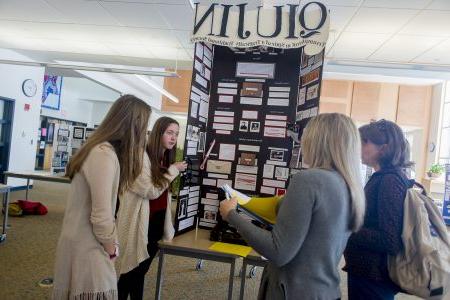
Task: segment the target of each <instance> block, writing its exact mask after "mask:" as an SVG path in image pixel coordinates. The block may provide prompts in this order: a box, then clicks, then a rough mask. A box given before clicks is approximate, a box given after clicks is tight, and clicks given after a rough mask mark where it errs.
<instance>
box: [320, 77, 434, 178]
mask: <svg viewBox="0 0 450 300" xmlns="http://www.w3.org/2000/svg"><path fill="white" fill-rule="evenodd" d="M432 91H433V87H432V86H431V85H405V84H396V83H385V82H362V81H361V82H360V81H350V80H330V79H328V80H323V84H322V91H321V98H320V112H321V113H324V112H340V113H345V114H346V115H348V116H351V117H352V119H353V120H355V121H356V122H357V123H358V124H364V123H369V122H370V121H372V120H379V119H386V120H390V121H393V122H396V123H397V124H398V125H400V126H401V127H402V128H403V129H404V130H405V131H411V132H414V134H413V137H414V145H413V146H414V151H413V152H414V153H415V156H416V158H419V159H418V160H417V159H416V166H415V171H416V179H417V180H419V181H422V179H423V177H424V175H425V171H426V169H427V155H428V143H427V141H428V136H429V132H430V111H431V100H432Z"/></svg>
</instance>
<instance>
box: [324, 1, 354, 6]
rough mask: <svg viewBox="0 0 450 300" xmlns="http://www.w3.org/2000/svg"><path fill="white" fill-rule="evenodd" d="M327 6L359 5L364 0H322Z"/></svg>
mask: <svg viewBox="0 0 450 300" xmlns="http://www.w3.org/2000/svg"><path fill="white" fill-rule="evenodd" d="M320 2H322V3H323V4H325V5H326V6H358V5H359V4H360V3H361V2H362V0H321V1H320Z"/></svg>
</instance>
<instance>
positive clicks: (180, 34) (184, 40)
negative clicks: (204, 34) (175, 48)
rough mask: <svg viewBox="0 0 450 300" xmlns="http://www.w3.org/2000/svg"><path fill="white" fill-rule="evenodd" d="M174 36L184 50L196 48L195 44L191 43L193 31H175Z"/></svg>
mask: <svg viewBox="0 0 450 300" xmlns="http://www.w3.org/2000/svg"><path fill="white" fill-rule="evenodd" d="M174 34H175V36H176V37H177V39H178V41H179V42H180V44H181V45H182V46H183V47H184V48H191V49H193V48H194V44H193V43H191V31H181V30H175V31H174Z"/></svg>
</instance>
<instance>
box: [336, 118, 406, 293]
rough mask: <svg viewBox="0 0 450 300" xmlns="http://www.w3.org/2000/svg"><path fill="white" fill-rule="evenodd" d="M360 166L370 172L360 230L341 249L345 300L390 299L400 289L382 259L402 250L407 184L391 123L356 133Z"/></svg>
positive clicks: (401, 146) (401, 141)
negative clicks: (359, 148)
mask: <svg viewBox="0 0 450 300" xmlns="http://www.w3.org/2000/svg"><path fill="white" fill-rule="evenodd" d="M359 132H360V134H361V142H362V162H363V164H365V165H367V166H369V167H372V168H373V169H374V171H375V173H374V174H373V175H372V177H371V178H370V180H369V181H368V182H367V184H366V186H365V188H364V192H365V195H366V215H365V220H364V225H363V227H362V228H361V230H360V231H358V232H356V233H353V234H352V235H351V236H350V239H349V241H348V244H347V248H346V249H345V252H344V256H345V261H346V265H345V267H344V270H345V271H347V272H348V295H349V300H359V299H364V300H376V299H383V300H387V299H389V300H390V299H394V296H395V294H397V293H398V292H399V291H400V289H399V287H398V286H396V285H395V284H394V283H393V282H392V281H391V279H390V278H389V274H388V269H387V258H388V255H396V254H397V253H399V252H400V251H401V250H402V248H403V244H402V240H401V235H402V230H403V204H404V199H405V196H406V191H407V189H408V188H409V187H411V181H410V180H408V178H407V177H406V175H405V170H406V169H407V168H408V167H410V166H411V165H412V163H411V162H410V161H409V145H408V142H407V140H406V138H405V136H404V134H403V132H402V130H401V129H400V127H399V126H397V125H396V124H395V123H393V122H390V121H386V120H380V121H377V122H374V123H371V124H369V125H365V126H362V127H361V128H360V129H359Z"/></svg>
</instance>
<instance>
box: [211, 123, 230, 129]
mask: <svg viewBox="0 0 450 300" xmlns="http://www.w3.org/2000/svg"><path fill="white" fill-rule="evenodd" d="M233 128H234V125H233V124H221V123H213V129H218V130H233Z"/></svg>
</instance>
